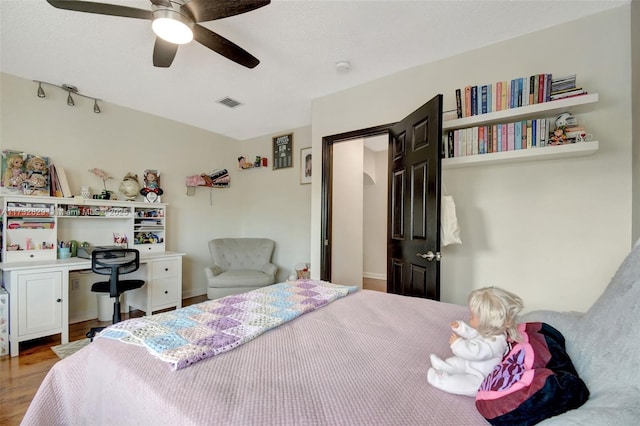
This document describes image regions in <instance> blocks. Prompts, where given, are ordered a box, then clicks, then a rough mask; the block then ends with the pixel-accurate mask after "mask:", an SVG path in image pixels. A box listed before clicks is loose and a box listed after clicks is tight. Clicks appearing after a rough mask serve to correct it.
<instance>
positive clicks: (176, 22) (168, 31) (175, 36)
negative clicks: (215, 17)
mask: <svg viewBox="0 0 640 426" xmlns="http://www.w3.org/2000/svg"><path fill="white" fill-rule="evenodd" d="M151 28H152V29H153V32H154V33H156V35H157V36H158V37H160V38H161V39H163V40H166V41H168V42H169V43H174V44H186V43H189V42H190V41H191V40H193V30H192V28H193V21H192V20H190V19H189V18H188V17H186V16H184V15H182V14H181V13H179V12H176V11H175V10H172V9H157V10H155V11H154V12H153V22H152V23H151Z"/></svg>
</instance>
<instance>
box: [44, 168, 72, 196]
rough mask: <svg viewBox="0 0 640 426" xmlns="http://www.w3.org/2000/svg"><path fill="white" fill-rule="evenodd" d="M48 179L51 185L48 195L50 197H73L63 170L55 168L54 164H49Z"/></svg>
mask: <svg viewBox="0 0 640 426" xmlns="http://www.w3.org/2000/svg"><path fill="white" fill-rule="evenodd" d="M49 177H50V179H51V185H50V186H49V195H51V196H52V197H67V198H68V197H73V194H72V193H71V188H70V187H69V181H68V180H67V174H66V172H65V171H64V168H62V167H60V166H55V165H54V164H50V165H49Z"/></svg>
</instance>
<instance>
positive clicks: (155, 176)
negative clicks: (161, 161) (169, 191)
mask: <svg viewBox="0 0 640 426" xmlns="http://www.w3.org/2000/svg"><path fill="white" fill-rule="evenodd" d="M163 193H164V191H163V190H162V188H160V172H159V171H158V170H153V169H147V170H145V171H144V188H142V189H141V190H140V194H142V196H143V197H144V199H145V201H147V202H149V203H155V202H158V203H159V202H160V196H161V195H162V194H163Z"/></svg>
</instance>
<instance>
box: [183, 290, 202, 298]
mask: <svg viewBox="0 0 640 426" xmlns="http://www.w3.org/2000/svg"><path fill="white" fill-rule="evenodd" d="M204 294H207V289H206V288H193V289H191V290H186V291H183V292H182V298H183V299H188V298H190V297H196V296H202V295H204Z"/></svg>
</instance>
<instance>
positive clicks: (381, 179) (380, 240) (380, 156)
mask: <svg viewBox="0 0 640 426" xmlns="http://www.w3.org/2000/svg"><path fill="white" fill-rule="evenodd" d="M341 143H342V142H341ZM337 145H340V144H337ZM387 157H388V154H387V151H386V150H385V151H372V150H370V149H365V159H367V158H369V159H370V162H371V168H370V174H371V176H370V177H371V178H372V179H367V178H366V177H365V180H364V194H363V196H364V211H363V219H362V223H363V229H364V235H363V239H364V244H363V246H364V247H363V253H364V259H363V262H364V277H366V278H373V279H383V280H384V279H386V277H387V170H388V168H389V167H388V165H387V162H388V158H387Z"/></svg>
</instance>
